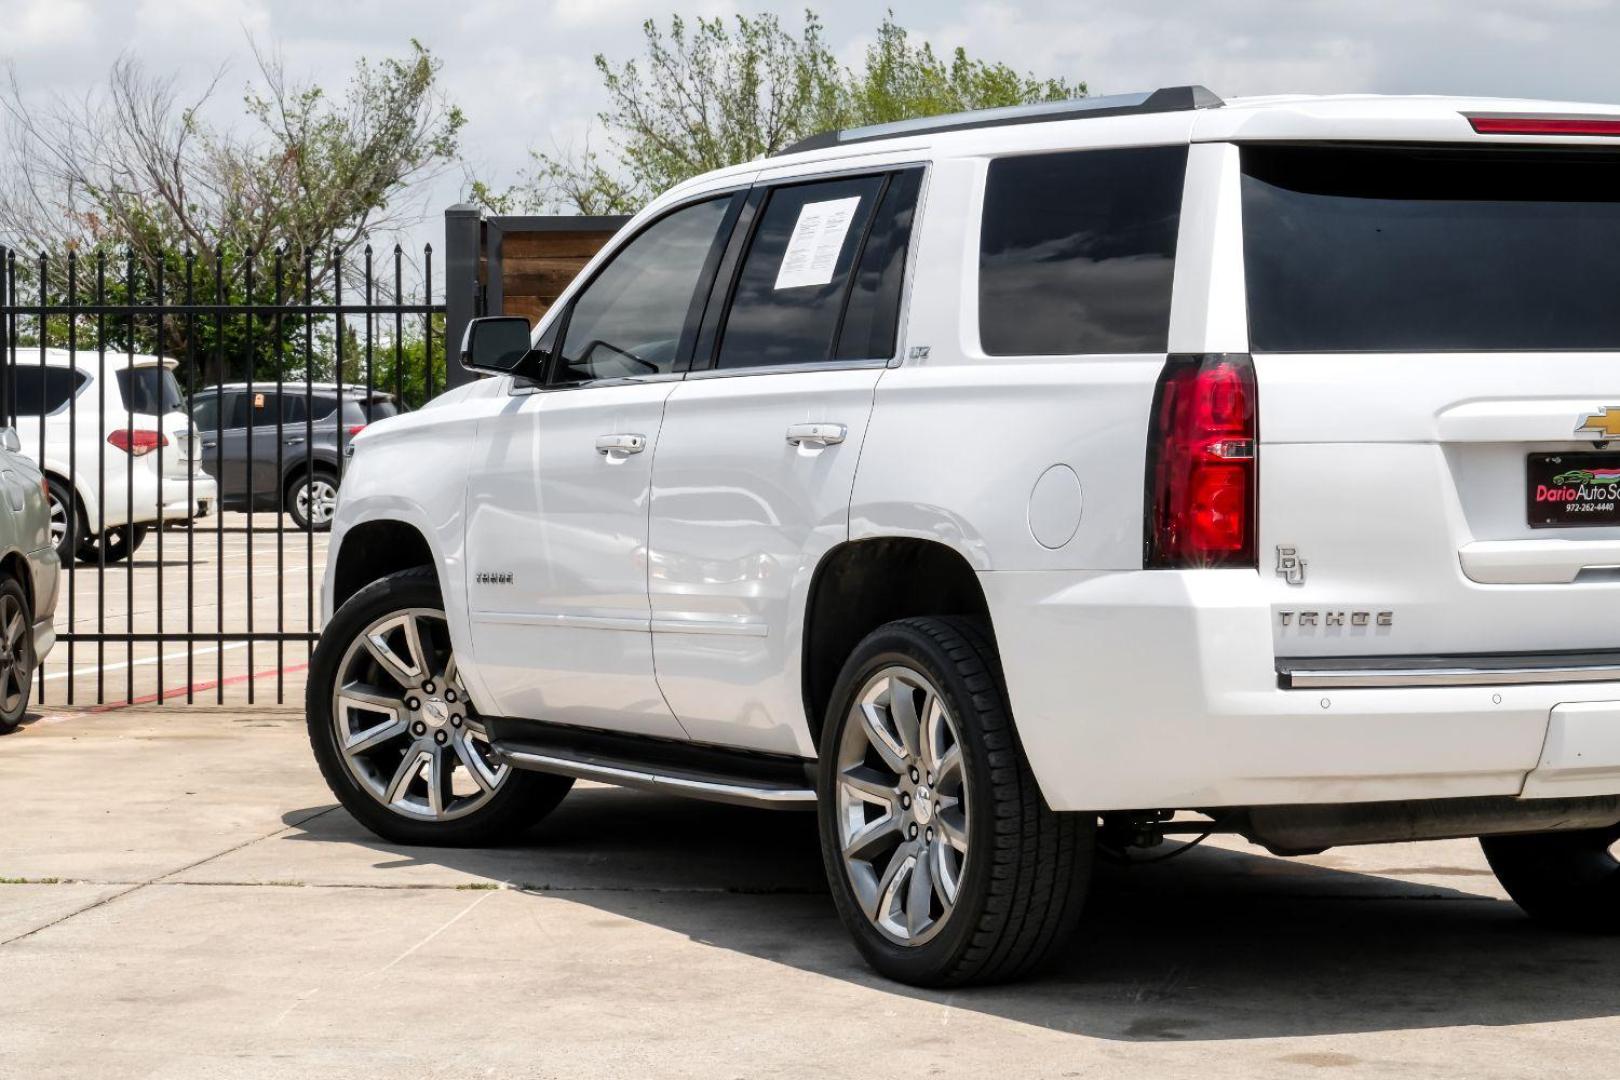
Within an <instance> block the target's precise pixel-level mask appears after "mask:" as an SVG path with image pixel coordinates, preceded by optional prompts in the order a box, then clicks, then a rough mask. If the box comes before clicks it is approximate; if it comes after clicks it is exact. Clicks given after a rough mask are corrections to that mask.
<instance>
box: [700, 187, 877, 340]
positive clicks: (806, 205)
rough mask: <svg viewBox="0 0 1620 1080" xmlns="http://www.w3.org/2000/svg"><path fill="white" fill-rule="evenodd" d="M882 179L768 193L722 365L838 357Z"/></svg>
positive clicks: (729, 318) (736, 296)
mask: <svg viewBox="0 0 1620 1080" xmlns="http://www.w3.org/2000/svg"><path fill="white" fill-rule="evenodd" d="M882 189H883V177H881V176H866V177H860V178H858V179H849V180H831V181H824V182H821V183H815V184H797V185H794V186H792V187H779V188H775V189H774V190H772V191H771V193H770V195H769V197H768V198H767V200H766V202H765V207H764V209H763V210H762V211H761V213H760V218H759V224H758V226H757V227H756V228H755V230H754V235H753V238H752V239H751V241H750V242H749V246H748V254H747V255H746V256H744V258H743V263H742V268H741V270H740V271H739V273H738V276H737V287H736V291H735V293H734V294H733V298H732V302H731V310H730V312H729V313H728V314H727V316H726V326H725V332H724V334H723V336H722V337H721V339H720V356H719V359H718V360H717V361H716V366H717V367H721V368H740V367H761V366H769V365H776V364H807V363H816V362H819V361H824V360H827V359H829V358H831V357H832V355H833V338H834V336H835V335H836V334H837V333H838V320H839V317H840V315H841V314H842V313H843V310H844V298H845V294H846V291H847V286H848V285H849V281H850V273H851V270H852V268H853V267H854V265H855V256H856V253H857V252H858V251H860V249H861V243H862V241H863V240H864V239H865V236H866V229H867V225H868V223H869V222H870V221H871V219H872V215H873V212H874V211H875V210H876V208H877V199H878V193H879V192H880V191H881V190H882Z"/></svg>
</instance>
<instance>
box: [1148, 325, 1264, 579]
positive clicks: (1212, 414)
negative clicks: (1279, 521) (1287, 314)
mask: <svg viewBox="0 0 1620 1080" xmlns="http://www.w3.org/2000/svg"><path fill="white" fill-rule="evenodd" d="M1258 414H1259V399H1258V396H1257V394H1256V387H1255V379H1254V364H1253V362H1252V361H1251V360H1250V359H1249V358H1248V357H1247V356H1242V355H1221V354H1217V355H1208V356H1172V357H1170V359H1169V361H1168V362H1167V363H1166V364H1165V367H1164V373H1163V374H1162V375H1160V376H1159V385H1158V388H1157V390H1155V392H1154V395H1153V417H1152V420H1151V422H1150V424H1151V426H1150V430H1149V432H1148V459H1147V522H1146V539H1147V550H1146V557H1145V565H1147V566H1149V567H1206V566H1229V567H1230V566H1242V567H1255V566H1257V565H1258V562H1257V558H1256V554H1255V551H1256V548H1255V528H1256V525H1255V519H1256V517H1257V502H1258V492H1259V485H1258V482H1257V480H1258V478H1257V475H1256V470H1255V465H1256V461H1255V451H1256V444H1257V443H1258V442H1259V420H1258Z"/></svg>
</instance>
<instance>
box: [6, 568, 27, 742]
mask: <svg viewBox="0 0 1620 1080" xmlns="http://www.w3.org/2000/svg"><path fill="white" fill-rule="evenodd" d="M28 630H29V628H28V614H27V612H26V611H24V610H23V605H22V601H20V600H18V599H17V598H16V597H15V596H12V595H10V594H9V593H0V715H4V716H15V715H17V714H18V713H19V712H20V711H21V709H22V706H23V702H24V700H25V699H26V698H27V697H28V678H29V676H30V674H32V672H31V671H30V670H29V662H28V648H29V643H28Z"/></svg>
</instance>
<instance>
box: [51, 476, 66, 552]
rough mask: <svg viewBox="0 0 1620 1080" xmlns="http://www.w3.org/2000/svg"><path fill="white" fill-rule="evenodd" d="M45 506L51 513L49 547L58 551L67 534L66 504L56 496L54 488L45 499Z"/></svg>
mask: <svg viewBox="0 0 1620 1080" xmlns="http://www.w3.org/2000/svg"><path fill="white" fill-rule="evenodd" d="M46 504H47V508H48V509H49V510H50V512H51V546H52V547H54V548H56V549H57V550H58V551H60V550H61V549H62V544H63V542H64V541H66V540H67V534H68V508H67V504H66V503H64V502H63V501H62V500H61V499H60V498H59V497H58V496H57V494H56V490H55V488H54V486H53V487H52V490H51V493H50V495H49V496H48V497H47V499H46Z"/></svg>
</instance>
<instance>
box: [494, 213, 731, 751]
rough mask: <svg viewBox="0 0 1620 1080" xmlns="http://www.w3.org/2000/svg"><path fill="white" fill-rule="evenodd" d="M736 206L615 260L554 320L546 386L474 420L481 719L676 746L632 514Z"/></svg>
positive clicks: (641, 499) (639, 532)
mask: <svg viewBox="0 0 1620 1080" xmlns="http://www.w3.org/2000/svg"><path fill="white" fill-rule="evenodd" d="M741 198H742V197H741V196H740V195H735V196H734V195H724V196H720V197H717V198H710V199H707V200H704V201H701V202H697V203H693V204H689V205H686V206H683V207H681V208H679V209H677V210H675V211H673V212H671V213H669V214H666V215H664V216H663V217H661V218H659V219H657V220H655V221H654V222H653V223H652V224H650V225H649V226H647V227H646V228H645V229H644V230H642V231H641V232H640V233H639V234H638V235H637V236H636V237H634V238H633V239H631V240H630V241H629V242H628V243H626V244H625V245H624V246H622V247H621V248H620V249H619V250H618V251H617V252H615V253H614V254H613V256H612V257H611V259H610V260H609V261H608V262H607V263H606V264H604V265H603V267H602V268H601V269H600V270H599V271H597V273H596V274H595V275H594V277H593V278H592V280H591V281H590V282H588V283H587V284H586V285H585V286H584V287H583V288H582V289H581V290H580V291H579V292H578V294H576V296H575V298H574V299H573V300H572V301H571V302H570V303H569V305H568V309H567V310H566V311H563V312H561V313H559V316H558V320H557V321H555V322H554V323H553V326H554V327H555V326H557V325H560V326H561V328H562V329H561V340H560V341H559V342H557V343H556V344H555V345H554V346H553V347H552V348H551V349H550V350H549V352H550V356H549V358H548V361H547V371H546V377H545V384H544V386H542V387H539V388H532V387H531V388H522V387H519V388H514V390H513V391H512V396H511V397H510V398H509V399H508V400H507V401H506V402H505V404H504V405H503V406H502V408H501V409H500V411H499V412H498V413H497V414H496V415H494V416H492V417H488V418H486V419H484V420H481V421H480V423H479V428H478V448H477V451H476V453H475V455H474V464H473V468H472V470H471V475H470V478H469V481H468V490H467V515H468V520H467V552H466V574H467V594H468V603H469V608H470V615H471V623H472V634H473V646H474V652H475V654H476V655H477V656H478V659H479V664H478V679H479V681H480V682H481V683H482V685H483V689H484V691H485V693H486V695H487V696H488V698H489V700H488V701H487V702H484V701H480V702H479V703H478V704H479V707H480V708H482V709H484V710H486V711H491V712H494V713H496V714H497V715H505V716H517V717H526V718H532V719H538V720H548V721H554V722H559V723H569V724H578V725H582V726H586V727H600V728H612V729H614V730H620V731H627V732H633V733H636V734H644V735H657V736H663V737H667V738H684V737H685V733H684V732H683V731H682V729H681V726H680V724H679V723H677V722H676V720H675V718H674V716H673V715H672V714H671V713H670V710H669V707H668V705H666V704H665V703H664V699H663V696H662V695H661V694H660V693H659V692H658V685H657V682H656V680H655V679H654V677H653V664H652V642H651V638H650V633H649V629H648V609H647V508H648V502H649V497H650V488H651V480H652V462H653V456H654V453H655V452H656V448H657V443H658V439H659V430H660V424H661V420H662V417H663V411H664V400H665V398H667V397H668V396H669V392H670V390H672V389H673V388H674V387H675V385H676V380H678V379H679V377H680V371H681V369H682V368H683V367H684V366H685V359H686V357H687V356H689V355H690V352H691V345H692V341H693V340H694V339H695V338H696V334H697V324H698V320H699V319H700V317H701V314H702V303H703V300H704V298H705V297H706V295H707V292H708V289H707V283H708V281H709V280H710V279H711V278H712V275H713V272H714V264H715V263H716V262H717V261H718V259H719V255H720V251H721V249H722V248H723V246H724V243H725V237H726V233H727V231H728V229H729V227H730V223H731V221H732V220H733V218H734V216H735V212H734V207H735V206H736V205H737V203H739V202H740V200H741ZM551 333H552V328H551V327H548V329H547V336H550V335H551ZM543 344H544V343H542V345H543Z"/></svg>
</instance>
